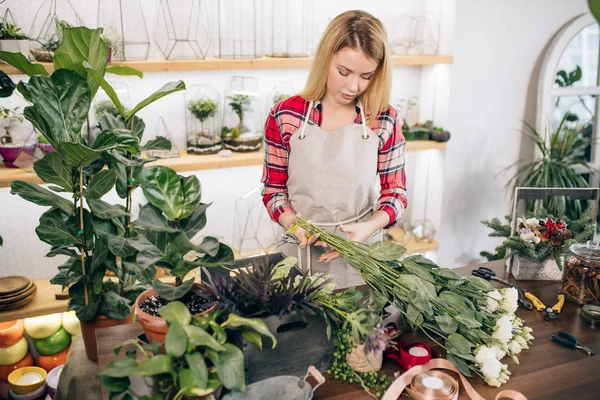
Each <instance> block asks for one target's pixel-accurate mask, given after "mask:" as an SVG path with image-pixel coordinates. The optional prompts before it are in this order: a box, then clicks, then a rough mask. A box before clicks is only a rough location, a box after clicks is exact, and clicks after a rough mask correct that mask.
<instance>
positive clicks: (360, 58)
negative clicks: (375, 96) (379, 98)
mask: <svg viewBox="0 0 600 400" xmlns="http://www.w3.org/2000/svg"><path fill="white" fill-rule="evenodd" d="M376 69H377V62H376V61H375V60H373V59H372V58H370V57H369V56H367V55H366V54H365V53H364V52H363V51H362V50H360V49H356V50H355V49H351V48H349V47H346V48H343V49H342V50H340V51H338V52H337V53H335V54H334V55H333V58H332V59H331V64H330V65H329V74H328V75H327V93H328V94H329V96H331V97H332V98H333V99H334V100H336V101H337V102H339V103H341V104H350V103H352V102H353V101H354V100H355V99H356V98H357V97H358V96H359V95H360V94H362V93H363V92H364V91H365V90H367V87H368V86H369V83H370V82H371V79H372V77H373V74H374V73H375V70H376Z"/></svg>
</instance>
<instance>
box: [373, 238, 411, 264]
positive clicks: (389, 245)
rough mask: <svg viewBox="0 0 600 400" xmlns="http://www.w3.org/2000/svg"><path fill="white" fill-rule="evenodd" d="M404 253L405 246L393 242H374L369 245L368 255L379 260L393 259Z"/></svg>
mask: <svg viewBox="0 0 600 400" xmlns="http://www.w3.org/2000/svg"><path fill="white" fill-rule="evenodd" d="M404 253H406V247H402V246H400V245H399V244H396V243H394V242H375V243H373V244H372V245H371V246H370V247H369V256H371V257H373V258H375V259H376V260H379V261H395V260H397V259H399V258H400V257H402V255H403V254H404Z"/></svg>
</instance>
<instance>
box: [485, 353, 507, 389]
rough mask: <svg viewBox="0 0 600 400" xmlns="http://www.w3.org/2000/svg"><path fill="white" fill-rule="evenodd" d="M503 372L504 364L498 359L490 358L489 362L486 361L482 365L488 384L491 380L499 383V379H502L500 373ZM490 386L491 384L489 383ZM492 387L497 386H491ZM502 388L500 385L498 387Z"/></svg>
mask: <svg viewBox="0 0 600 400" xmlns="http://www.w3.org/2000/svg"><path fill="white" fill-rule="evenodd" d="M501 371H502V363H501V362H500V361H498V360H496V358H490V359H487V360H484V361H483V363H482V364H481V373H482V374H483V376H484V378H486V382H488V379H490V380H495V381H497V380H498V378H500V372H501ZM488 384H490V383H489V382H488ZM490 385H491V386H495V385H492V384H490ZM498 386H500V385H498Z"/></svg>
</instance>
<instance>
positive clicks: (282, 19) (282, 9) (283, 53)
mask: <svg viewBox="0 0 600 400" xmlns="http://www.w3.org/2000/svg"><path fill="white" fill-rule="evenodd" d="M313 1H314V0H266V2H265V4H264V10H263V13H262V14H263V21H264V23H263V32H264V36H265V40H264V46H265V47H264V54H265V56H267V57H308V56H310V55H311V53H312V51H313V29H314V27H313V25H314V22H313V21H314V18H313Z"/></svg>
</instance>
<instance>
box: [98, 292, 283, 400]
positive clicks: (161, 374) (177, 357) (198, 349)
mask: <svg viewBox="0 0 600 400" xmlns="http://www.w3.org/2000/svg"><path fill="white" fill-rule="evenodd" d="M159 313H160V315H161V316H162V317H163V318H165V320H166V321H167V324H168V331H167V334H166V336H165V341H164V349H165V352H164V353H163V350H162V349H161V347H160V344H159V343H153V344H143V345H142V344H140V342H139V341H138V340H137V339H135V340H128V341H126V342H125V343H123V345H122V346H119V347H117V348H116V349H115V353H116V354H117V355H118V354H119V353H120V352H121V349H122V347H123V346H128V347H132V348H131V349H130V350H128V351H127V353H126V356H125V357H124V358H118V359H116V360H114V361H112V362H110V363H109V364H108V365H107V366H106V368H104V370H102V372H100V379H101V383H102V385H103V386H104V387H106V388H108V389H109V390H110V392H111V393H110V397H111V398H116V397H119V396H123V395H124V396H125V397H123V398H137V399H144V398H146V399H147V397H143V396H139V395H137V394H136V393H135V392H133V391H132V390H131V389H130V384H131V381H130V380H129V376H132V375H138V376H144V377H148V378H150V381H151V382H148V381H146V382H147V384H148V385H149V386H150V387H151V388H152V389H153V395H154V396H158V398H160V399H173V400H179V399H181V398H183V397H184V396H188V397H193V396H206V395H209V394H210V393H213V392H214V391H215V390H217V389H218V388H219V386H221V385H222V386H223V387H225V388H227V389H229V390H231V391H244V390H245V388H246V378H245V372H244V353H243V352H242V350H240V349H239V348H238V347H236V346H235V345H233V344H232V343H230V342H228V337H232V335H231V333H232V332H235V331H237V332H240V333H243V332H248V333H251V334H252V335H253V337H254V338H256V339H257V341H258V342H259V343H260V344H261V346H262V336H266V337H269V338H270V339H271V341H272V343H273V347H274V346H275V344H276V340H275V337H274V336H273V334H272V333H271V332H270V331H269V329H268V328H267V326H266V325H265V323H264V322H263V321H262V320H260V319H256V318H243V317H240V316H238V315H235V314H229V315H226V314H224V313H223V312H221V311H217V312H213V313H210V314H208V315H205V316H201V317H192V316H191V315H190V313H189V311H188V309H187V307H186V306H185V305H183V303H180V302H172V303H170V304H168V305H167V306H165V307H163V308H161V309H160V310H159ZM138 355H139V358H141V361H138ZM153 398H154V397H153Z"/></svg>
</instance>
